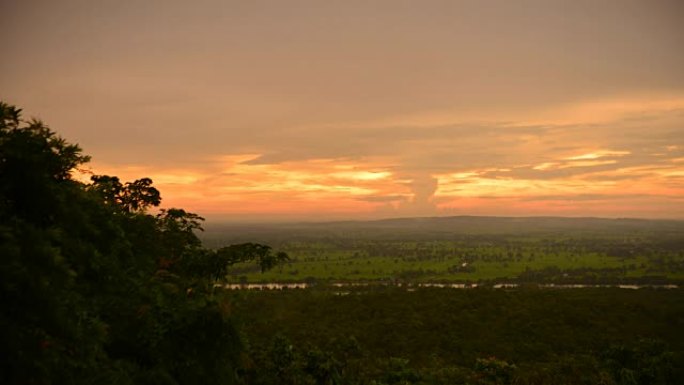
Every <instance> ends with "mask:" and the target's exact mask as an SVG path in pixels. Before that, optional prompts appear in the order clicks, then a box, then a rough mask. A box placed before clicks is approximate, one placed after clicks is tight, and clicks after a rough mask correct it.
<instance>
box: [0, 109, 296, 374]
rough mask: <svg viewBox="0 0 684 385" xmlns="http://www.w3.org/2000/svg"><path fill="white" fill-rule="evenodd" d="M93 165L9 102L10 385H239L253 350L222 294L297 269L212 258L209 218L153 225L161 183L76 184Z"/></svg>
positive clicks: (5, 115)
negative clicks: (263, 274)
mask: <svg viewBox="0 0 684 385" xmlns="http://www.w3.org/2000/svg"><path fill="white" fill-rule="evenodd" d="M89 159H90V158H89V157H88V156H85V155H82V154H81V149H80V148H79V147H78V146H77V145H74V144H70V143H68V142H67V141H66V140H64V139H62V138H61V137H59V136H58V135H57V134H55V133H54V132H53V131H51V130H50V129H49V128H48V127H47V126H45V125H44V124H43V123H41V122H40V121H37V120H29V121H24V120H22V118H21V110H20V109H18V108H16V107H14V106H10V105H8V104H6V103H0V301H2V303H3V312H2V314H1V315H0V355H1V356H2V357H4V358H5V359H4V360H3V362H2V364H0V365H3V367H2V370H1V371H0V382H1V383H3V384H15V383H17V384H19V383H21V384H24V383H39V384H52V383H70V384H80V383H84V384H86V383H102V382H112V383H121V384H127V383H140V384H146V383H149V384H156V383H169V384H191V383H234V382H236V381H237V377H236V373H237V369H238V368H239V367H240V365H241V359H240V355H241V352H242V347H243V341H242V338H241V336H240V333H239V331H238V330H237V329H236V327H235V326H234V321H233V318H232V316H231V314H230V311H229V309H230V304H228V303H227V302H226V301H227V299H226V298H224V297H222V296H220V295H216V293H215V289H214V283H215V281H216V280H218V279H221V278H222V274H225V271H226V268H227V267H226V266H227V265H229V264H232V263H235V262H237V261H250V260H252V261H256V262H257V263H259V264H260V266H261V267H262V269H268V268H271V267H273V266H275V264H276V263H278V262H279V261H282V260H286V259H287V256H286V255H285V254H281V253H276V254H273V253H271V249H270V247H268V246H264V245H258V244H249V245H250V246H248V247H247V246H244V245H242V246H236V247H234V248H230V247H229V248H227V249H225V250H219V251H212V250H207V249H204V248H203V247H202V245H201V242H200V240H199V238H197V236H196V234H195V232H196V231H200V230H201V229H202V228H201V222H202V221H203V218H202V217H200V216H199V215H197V214H193V213H189V212H186V211H185V210H182V209H176V208H170V209H162V210H160V212H159V214H157V215H152V214H149V213H148V212H147V210H148V209H149V208H151V207H155V206H158V205H159V204H160V202H161V196H160V193H159V191H158V190H157V189H156V188H155V187H153V183H152V180H151V179H149V178H142V179H138V180H136V181H133V182H127V183H121V181H120V180H119V178H117V177H116V176H107V175H96V176H93V177H92V179H91V180H92V183H91V184H83V183H81V182H79V181H77V180H75V179H74V178H73V177H72V172H73V170H74V169H77V168H78V167H80V166H81V165H83V164H84V163H86V162H88V161H89ZM238 251H239V252H238Z"/></svg>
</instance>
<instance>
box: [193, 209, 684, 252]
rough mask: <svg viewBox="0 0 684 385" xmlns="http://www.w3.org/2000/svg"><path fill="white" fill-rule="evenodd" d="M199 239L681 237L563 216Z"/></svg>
mask: <svg viewBox="0 0 684 385" xmlns="http://www.w3.org/2000/svg"><path fill="white" fill-rule="evenodd" d="M205 228H206V231H205V233H204V234H203V235H202V238H203V240H204V241H205V243H206V244H207V246H209V247H213V246H215V245H219V244H225V243H238V242H247V241H257V242H267V243H270V244H274V245H277V244H279V243H281V242H284V241H297V240H302V241H313V240H317V239H405V240H426V239H430V240H439V239H454V238H459V237H486V236H491V235H496V236H501V235H511V236H524V235H530V236H582V237H587V236H597V237H619V236H626V235H629V236H635V235H639V236H649V235H653V236H658V237H659V238H662V237H675V238H677V237H681V238H684V221H682V220H650V219H631V218H619V219H609V218H568V217H485V216H451V217H417V218H394V219H382V220H373V221H335V222H293V223H260V224H254V223H250V224H240V223H220V222H209V223H207V224H206V226H205Z"/></svg>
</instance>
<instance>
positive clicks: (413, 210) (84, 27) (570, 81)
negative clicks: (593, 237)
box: [0, 0, 684, 220]
mask: <svg viewBox="0 0 684 385" xmlns="http://www.w3.org/2000/svg"><path fill="white" fill-rule="evenodd" d="M0 13H1V14H2V15H3V16H4V17H3V23H2V24H1V25H0V32H1V33H0V43H1V44H2V46H3V52H4V54H5V59H4V60H3V61H2V62H0V100H3V101H5V102H8V103H11V104H15V105H17V106H19V107H21V108H23V109H24V113H25V117H30V116H35V117H38V118H40V119H42V120H44V121H45V122H46V123H47V124H48V125H49V126H50V127H51V128H52V129H54V130H55V131H57V132H58V133H60V135H62V136H63V137H64V138H66V139H67V140H68V141H70V142H76V143H79V144H80V145H81V147H82V148H83V149H84V152H85V153H86V154H89V155H91V156H92V157H93V161H92V162H91V164H90V172H92V173H95V174H110V175H117V176H119V177H120V178H121V179H122V180H124V181H128V180H134V179H138V178H141V177H150V178H152V179H153V180H154V181H155V185H156V186H157V187H158V188H159V189H160V191H161V193H162V197H163V201H162V206H163V207H183V208H185V209H187V210H189V211H192V212H196V213H198V214H200V215H202V216H204V217H207V218H210V219H212V218H214V219H233V220H274V219H278V220H337V219H377V218H388V217H409V216H445V215H449V216H450V215H491V216H574V217H577V216H592V217H620V218H624V217H634V218H675V219H684V70H683V69H684V50H682V49H681V47H684V23H683V21H684V3H682V2H680V1H676V0H672V1H669V0H656V1H634V0H625V1H602V2H596V1H572V2H571V1H523V2H510V1H505V0H497V1H434V0H430V1H421V2H415V1H373V2H362V1H345V2H317V1H312V0H309V1H290V2H278V1H249V2H239V1H197V2H193V3H192V4H190V3H187V2H182V1H160V0H151V1H145V2H126V3H122V2H114V1H102V2H90V1H76V0H65V1H60V2H54V1H39V0H35V1H34V0H29V1H16V2H11V1H3V2H1V3H0ZM81 177H82V178H84V179H87V178H88V175H87V174H85V175H82V176H81Z"/></svg>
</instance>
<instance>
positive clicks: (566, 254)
mask: <svg viewBox="0 0 684 385" xmlns="http://www.w3.org/2000/svg"><path fill="white" fill-rule="evenodd" d="M242 238H244V239H257V240H259V241H261V242H266V243H269V244H271V245H273V246H274V247H275V248H277V249H278V250H282V251H285V252H287V253H288V255H289V256H290V258H291V260H290V262H289V263H287V264H285V265H282V266H279V267H278V268H276V269H273V270H271V271H269V272H266V273H261V272H260V270H259V269H258V268H257V267H255V266H253V265H237V266H235V267H234V268H233V269H232V270H231V271H230V272H229V276H228V280H229V281H230V282H294V281H298V282H301V281H309V282H313V281H388V280H389V281H397V280H400V281H409V282H426V281H429V282H481V281H517V282H561V283H607V282H639V283H665V282H680V281H683V280H684V225H683V224H682V222H677V221H646V220H606V219H593V218H578V219H575V218H486V217H453V218H427V219H425V218H419V219H406V220H388V221H376V222H339V223H327V224H316V225H314V224H291V225H285V224H282V225H261V226H257V225H253V226H252V227H249V228H245V227H230V226H224V227H221V226H215V227H210V228H209V229H208V231H207V233H206V234H205V235H204V242H205V244H206V245H207V246H209V247H219V246H225V245H226V244H230V243H235V242H240V241H242Z"/></svg>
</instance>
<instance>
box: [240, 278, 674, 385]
mask: <svg viewBox="0 0 684 385" xmlns="http://www.w3.org/2000/svg"><path fill="white" fill-rule="evenodd" d="M231 295H232V296H233V301H234V305H235V308H236V310H237V313H238V314H240V318H241V321H242V324H243V325H244V330H245V332H246V334H247V337H248V340H249V341H250V347H249V357H250V365H251V368H252V369H249V368H247V369H246V371H245V372H244V376H245V378H249V379H250V382H251V383H256V384H376V385H380V384H386V385H390V384H425V385H428V384H444V385H446V384H606V385H609V384H663V385H664V384H676V383H681V379H682V378H684V377H683V376H684V371H683V369H684V328H683V326H684V292H683V291H682V290H650V289H641V290H636V291H632V290H620V289H582V290H540V289H534V288H521V289H516V290H491V289H471V290H451V289H437V288H433V289H417V290H416V291H413V292H411V291H406V290H402V289H396V288H391V287H379V286H368V287H361V288H353V287H345V288H337V289H336V288H328V289H325V290H315V289H314V290H288V291H284V292H271V291H264V292H260V291H248V292H237V293H231Z"/></svg>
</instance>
